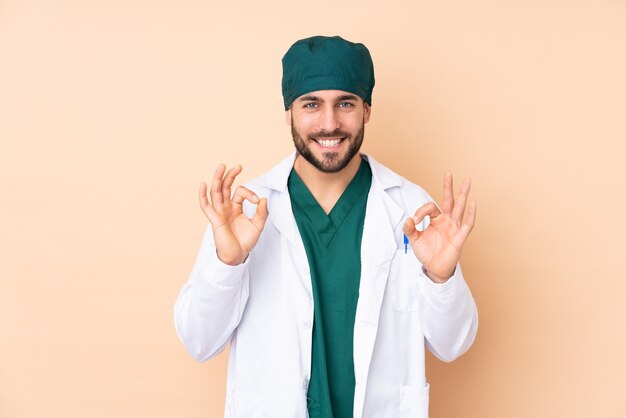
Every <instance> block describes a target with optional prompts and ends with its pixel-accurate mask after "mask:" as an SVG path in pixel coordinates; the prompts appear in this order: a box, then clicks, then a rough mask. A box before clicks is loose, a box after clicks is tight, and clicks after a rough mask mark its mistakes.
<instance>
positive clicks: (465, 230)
mask: <svg viewBox="0 0 626 418" xmlns="http://www.w3.org/2000/svg"><path fill="white" fill-rule="evenodd" d="M475 223H476V202H472V203H470V205H469V209H467V218H465V222H463V225H462V226H461V238H462V239H463V241H465V240H466V239H467V237H468V235H469V234H470V232H472V229H474V224H475Z"/></svg>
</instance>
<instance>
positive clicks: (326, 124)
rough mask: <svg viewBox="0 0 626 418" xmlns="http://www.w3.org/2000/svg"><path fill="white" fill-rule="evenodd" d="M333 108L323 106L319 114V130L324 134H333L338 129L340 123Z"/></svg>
mask: <svg viewBox="0 0 626 418" xmlns="http://www.w3.org/2000/svg"><path fill="white" fill-rule="evenodd" d="M335 110H336V109H335V107H334V106H325V107H324V109H323V111H322V112H321V114H320V129H321V130H322V131H324V132H333V131H334V130H335V129H339V127H340V122H339V118H338V115H337V113H336V112H335Z"/></svg>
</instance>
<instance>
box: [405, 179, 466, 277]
mask: <svg viewBox="0 0 626 418" xmlns="http://www.w3.org/2000/svg"><path fill="white" fill-rule="evenodd" d="M470 187H471V180H470V179H465V180H464V181H463V185H462V186H461V191H460V192H459V195H458V197H457V198H456V199H455V198H454V193H453V191H452V174H451V173H446V174H445V175H444V178H443V204H442V205H441V210H440V209H439V208H438V207H437V205H435V203H434V202H429V203H426V204H425V205H423V206H422V207H420V208H419V209H417V211H415V215H413V218H409V219H407V220H406V222H405V223H404V227H403V228H402V231H403V232H404V233H405V234H406V236H407V238H408V239H409V243H410V244H411V247H412V248H413V252H414V253H415V256H416V257H417V259H418V260H419V261H420V262H421V263H422V265H423V266H424V269H425V271H426V275H427V276H428V277H429V278H430V279H431V280H432V281H434V282H436V283H444V282H446V281H447V280H448V279H449V278H450V277H452V275H453V274H454V270H455V268H456V265H457V263H458V262H459V259H460V258H461V250H462V249H463V243H464V242H465V240H466V239H467V237H468V235H469V233H470V232H471V230H472V228H473V227H474V221H475V219H476V202H472V203H470V205H469V209H468V211H467V216H466V217H465V220H463V215H464V214H465V204H466V202H467V196H468V195H469V191H470ZM425 216H428V217H430V224H429V225H428V227H427V228H426V229H425V230H424V231H418V230H417V229H415V225H416V224H419V223H420V222H422V220H423V219H424V217H425Z"/></svg>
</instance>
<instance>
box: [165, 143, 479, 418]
mask: <svg viewBox="0 0 626 418" xmlns="http://www.w3.org/2000/svg"><path fill="white" fill-rule="evenodd" d="M295 157H296V154H295V152H294V153H293V154H292V155H290V156H289V157H288V158H286V159H285V160H283V161H282V162H280V163H279V164H278V165H276V167H274V168H273V169H272V170H271V171H270V172H268V173H267V174H266V175H264V176H262V177H259V178H257V179H255V180H253V181H252V182H250V183H249V184H247V185H246V186H247V187H249V188H250V189H252V190H253V191H254V192H255V193H257V195H258V196H259V197H266V198H267V199H268V207H269V219H268V220H267V222H266V224H265V229H264V230H263V232H262V234H261V237H260V239H259V241H258V243H257V245H256V247H255V248H254V249H253V251H252V252H251V253H250V255H249V257H248V259H247V260H246V261H245V262H244V263H243V264H241V265H239V266H228V265H226V264H224V263H222V262H221V261H220V260H219V259H218V258H217V255H216V251H215V244H214V240H213V234H212V231H211V228H210V226H209V227H208V228H207V230H206V233H205V235H204V239H203V241H202V245H201V248H200V252H199V254H198V257H197V259H196V262H195V265H194V268H193V271H192V273H191V275H190V277H189V280H188V282H187V283H186V284H185V285H184V287H183V288H182V290H181V292H180V295H179V296H178V299H177V301H176V306H175V308H174V316H175V324H176V331H177V333H178V335H179V337H180V339H181V340H182V342H183V343H184V345H185V347H187V349H188V350H189V352H190V353H191V355H192V356H193V357H194V358H195V359H197V360H198V361H206V360H208V359H210V358H212V357H215V356H217V355H218V354H219V353H220V352H222V351H223V350H224V348H225V347H226V345H227V344H228V343H229V342H230V353H229V358H228V379H227V393H226V407H225V417H226V418H260V417H263V418H298V417H306V416H307V403H306V394H307V387H308V382H309V376H310V370H311V341H312V332H311V331H312V324H313V292H312V289H311V278H310V273H309V264H308V261H307V256H306V253H305V249H304V245H303V243H302V239H301V238H300V234H299V231H298V227H297V225H296V222H295V219H294V216H293V212H292V209H291V203H290V198H289V193H288V189H287V178H288V176H289V172H290V170H291V168H292V167H293V162H294V160H295ZM363 157H364V158H367V159H368V161H369V163H370V166H371V169H372V185H371V188H370V191H369V195H368V200H367V208H366V214H365V223H364V227H363V238H362V244H361V264H362V266H361V280H360V287H359V299H358V304H357V310H356V320H355V324H354V352H353V359H354V374H355V381H356V386H355V393H354V418H361V417H362V418H387V417H390V418H391V417H394V418H395V417H398V418H400V417H412V418H413V417H415V418H418V417H419V418H422V417H423V418H426V417H427V416H428V391H429V385H428V383H427V382H426V378H425V371H424V362H425V359H424V354H425V353H424V350H425V347H428V348H429V349H430V351H432V352H433V353H434V354H435V355H436V356H437V357H438V358H440V359H441V360H443V361H452V360H454V359H455V358H456V357H458V356H460V355H461V354H463V353H464V352H465V351H466V350H467V349H468V348H469V347H470V346H471V344H472V342H473V341H474V337H475V335H476V330H477V327H478V313H477V310H476V305H475V303H474V299H473V298H472V295H471V293H470V290H469V288H468V286H467V284H466V283H465V280H464V279H463V275H462V272H461V269H460V266H457V268H456V271H455V274H454V276H453V277H452V278H450V279H449V280H448V281H447V282H446V283H444V284H436V283H434V282H432V281H431V280H430V279H429V278H428V277H426V276H425V275H424V274H423V273H422V269H421V264H420V262H419V261H418V260H417V258H416V257H415V255H414V254H413V252H412V250H411V248H410V247H409V249H408V252H407V253H406V254H405V251H404V243H403V233H402V225H403V223H404V221H405V220H406V218H407V217H409V216H412V215H413V213H414V212H415V210H416V209H417V208H418V207H420V206H421V205H423V204H424V203H426V202H428V201H430V200H432V199H431V198H430V196H429V195H428V194H427V193H426V192H425V191H424V190H423V189H422V188H420V187H419V186H417V185H415V184H413V183H411V182H409V181H407V180H406V179H404V178H402V177H400V176H399V175H397V174H395V173H394V172H392V171H391V170H389V169H388V168H386V167H384V166H382V165H381V164H379V163H377V162H376V161H375V160H374V159H373V158H371V157H368V156H366V155H363ZM254 210H255V207H254V206H253V205H250V204H248V203H246V204H245V206H244V211H245V212H246V213H247V214H248V216H252V214H253V213H254ZM338 349H341V348H340V347H338Z"/></svg>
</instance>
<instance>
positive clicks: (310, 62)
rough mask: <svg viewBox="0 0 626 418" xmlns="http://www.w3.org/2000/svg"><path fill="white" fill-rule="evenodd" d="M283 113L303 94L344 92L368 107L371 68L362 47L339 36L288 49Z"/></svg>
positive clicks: (306, 41) (316, 38)
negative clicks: (326, 91) (327, 91)
mask: <svg viewBox="0 0 626 418" xmlns="http://www.w3.org/2000/svg"><path fill="white" fill-rule="evenodd" d="M282 62H283V100H284V102H285V110H287V109H289V107H290V106H291V103H293V101H294V100H296V99H297V98H298V97H300V96H302V95H303V94H306V93H310V92H312V91H317V90H344V91H348V92H350V93H354V94H356V95H357V96H360V97H361V98H362V99H363V100H364V101H365V102H366V103H368V104H370V105H371V104H372V90H373V89H374V64H373V63H372V57H371V56H370V52H369V51H368V49H367V48H366V47H365V45H363V44H355V43H353V42H350V41H346V40H345V39H343V38H341V37H339V36H333V37H327V36H313V37H311V38H306V39H301V40H299V41H297V42H296V43H295V44H293V45H291V47H290V48H289V50H288V51H287V53H286V54H285V56H284V57H283V60H282Z"/></svg>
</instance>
